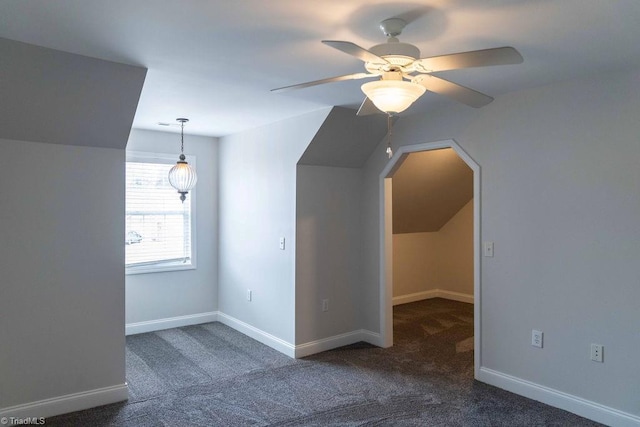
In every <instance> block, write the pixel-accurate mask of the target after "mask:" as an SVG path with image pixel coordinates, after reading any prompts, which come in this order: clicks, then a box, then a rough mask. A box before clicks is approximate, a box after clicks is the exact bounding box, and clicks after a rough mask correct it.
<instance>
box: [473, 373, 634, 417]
mask: <svg viewBox="0 0 640 427" xmlns="http://www.w3.org/2000/svg"><path fill="white" fill-rule="evenodd" d="M476 378H477V379H478V380H479V381H482V382H485V383H487V384H490V385H493V386H496V387H499V388H501V389H504V390H507V391H510V392H512V393H516V394H519V395H521V396H525V397H528V398H529V399H533V400H537V401H539V402H542V403H546V404H547V405H551V406H555V407H556V408H560V409H564V410H565V411H569V412H572V413H574V414H577V415H580V416H581V417H585V418H588V419H590V420H593V421H597V422H599V423H603V424H606V425H610V426H619V427H638V426H640V417H638V416H636V415H632V414H629V413H626V412H623V411H619V410H617V409H614V408H611V407H608V406H605V405H601V404H599V403H596V402H592V401H590V400H586V399H583V398H581V397H577V396H574V395H571V394H569V393H564V392H562V391H558V390H555V389H552V388H550V387H545V386H542V385H539V384H536V383H532V382H530V381H527V380H523V379H520V378H517V377H514V376H511V375H508V374H503V373H502V372H498V371H494V370H492V369H489V368H485V367H482V368H480V371H479V372H478V374H477V376H476Z"/></svg>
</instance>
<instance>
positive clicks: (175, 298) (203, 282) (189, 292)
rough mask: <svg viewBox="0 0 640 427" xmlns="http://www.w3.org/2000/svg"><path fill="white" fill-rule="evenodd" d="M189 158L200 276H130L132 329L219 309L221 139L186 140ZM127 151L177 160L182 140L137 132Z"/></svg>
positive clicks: (129, 320) (128, 308) (190, 137)
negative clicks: (193, 163)
mask: <svg viewBox="0 0 640 427" xmlns="http://www.w3.org/2000/svg"><path fill="white" fill-rule="evenodd" d="M184 142H185V154H187V155H195V156H196V171H197V173H198V183H197V185H196V188H195V191H193V192H190V193H189V195H188V196H187V197H194V196H195V202H196V204H195V208H196V215H195V220H196V232H195V244H196V246H195V248H196V258H197V259H196V266H197V268H196V269H195V270H183V271H171V272H162V273H146V274H131V275H127V276H126V280H125V283H126V323H127V324H130V323H136V322H146V321H154V320H161V319H166V318H171V317H178V316H187V315H194V314H200V313H210V312H213V311H216V310H217V309H218V302H217V292H218V286H217V281H218V271H217V263H218V254H217V249H218V245H217V227H218V206H217V190H218V185H217V167H218V164H217V155H218V153H217V152H218V142H217V139H216V138H208V137H203V136H193V135H185V137H184ZM127 151H144V152H151V153H164V154H170V155H175V157H176V160H177V159H178V154H179V151H180V134H177V133H168V132H154V131H148V130H139V129H133V130H132V131H131V135H130V136H129V142H128V143H127ZM176 197H177V195H176Z"/></svg>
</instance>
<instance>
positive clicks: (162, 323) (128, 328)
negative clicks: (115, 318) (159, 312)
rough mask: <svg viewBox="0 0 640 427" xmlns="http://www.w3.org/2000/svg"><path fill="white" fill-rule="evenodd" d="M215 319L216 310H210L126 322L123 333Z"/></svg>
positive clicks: (197, 323) (147, 330) (143, 331)
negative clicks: (144, 320)
mask: <svg viewBox="0 0 640 427" xmlns="http://www.w3.org/2000/svg"><path fill="white" fill-rule="evenodd" d="M217 320H218V312H217V311H210V312H208V313H198V314H189V315H187V316H178V317H168V318H166V319H157V320H149V321H146V322H137V323H127V324H126V325H125V335H135V334H142V333H145V332H153V331H161V330H163V329H171V328H179V327H181V326H190V325H199V324H200V323H209V322H215V321H217Z"/></svg>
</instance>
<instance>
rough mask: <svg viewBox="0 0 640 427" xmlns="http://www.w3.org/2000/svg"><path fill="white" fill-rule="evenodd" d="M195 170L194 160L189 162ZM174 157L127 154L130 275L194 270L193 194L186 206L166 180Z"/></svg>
mask: <svg viewBox="0 0 640 427" xmlns="http://www.w3.org/2000/svg"><path fill="white" fill-rule="evenodd" d="M188 161H189V163H191V164H192V165H195V159H194V158H189V159H188ZM174 164H175V156H168V155H166V156H165V155H159V154H150V153H132V152H130V153H127V165H126V189H125V192H126V207H125V210H126V223H125V224H126V225H125V233H126V234H125V241H124V243H125V267H126V272H127V274H136V273H150V272H160V271H171V270H183V269H190V268H195V256H194V253H193V252H194V251H193V239H192V236H193V235H194V224H193V223H194V221H193V215H192V212H193V210H194V206H195V203H194V198H195V197H194V195H195V193H194V191H193V190H192V191H190V192H189V194H188V195H187V200H185V202H184V203H182V202H181V201H180V197H179V194H178V192H177V191H176V190H175V188H173V187H171V185H170V184H169V179H168V178H167V176H168V174H169V169H171V168H172V167H173V165H174Z"/></svg>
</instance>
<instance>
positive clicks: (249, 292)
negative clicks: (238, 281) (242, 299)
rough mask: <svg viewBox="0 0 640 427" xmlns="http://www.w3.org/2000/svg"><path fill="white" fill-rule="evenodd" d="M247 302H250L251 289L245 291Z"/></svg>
mask: <svg viewBox="0 0 640 427" xmlns="http://www.w3.org/2000/svg"><path fill="white" fill-rule="evenodd" d="M247 301H251V289H247Z"/></svg>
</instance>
